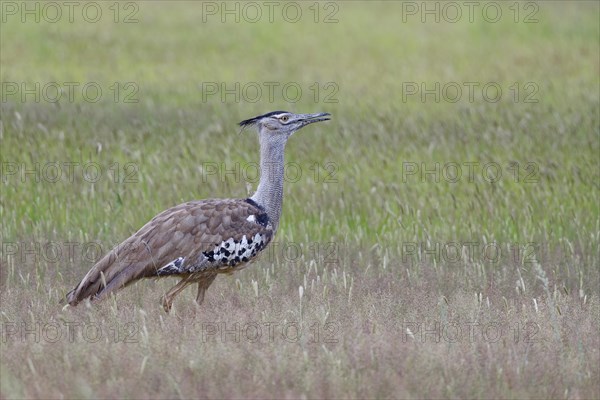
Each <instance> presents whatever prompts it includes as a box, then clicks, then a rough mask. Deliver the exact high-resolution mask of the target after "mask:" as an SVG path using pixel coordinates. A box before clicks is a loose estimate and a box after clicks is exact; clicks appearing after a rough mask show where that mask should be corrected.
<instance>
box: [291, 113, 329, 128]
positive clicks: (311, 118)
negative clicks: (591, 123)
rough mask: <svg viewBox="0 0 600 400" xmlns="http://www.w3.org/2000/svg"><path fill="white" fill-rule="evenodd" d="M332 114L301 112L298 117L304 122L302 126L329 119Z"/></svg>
mask: <svg viewBox="0 0 600 400" xmlns="http://www.w3.org/2000/svg"><path fill="white" fill-rule="evenodd" d="M330 115H331V114H329V113H316V114H301V115H300V118H298V121H299V122H302V126H306V125H308V124H312V123H314V122H321V121H329V120H330V119H331V118H329V116H330Z"/></svg>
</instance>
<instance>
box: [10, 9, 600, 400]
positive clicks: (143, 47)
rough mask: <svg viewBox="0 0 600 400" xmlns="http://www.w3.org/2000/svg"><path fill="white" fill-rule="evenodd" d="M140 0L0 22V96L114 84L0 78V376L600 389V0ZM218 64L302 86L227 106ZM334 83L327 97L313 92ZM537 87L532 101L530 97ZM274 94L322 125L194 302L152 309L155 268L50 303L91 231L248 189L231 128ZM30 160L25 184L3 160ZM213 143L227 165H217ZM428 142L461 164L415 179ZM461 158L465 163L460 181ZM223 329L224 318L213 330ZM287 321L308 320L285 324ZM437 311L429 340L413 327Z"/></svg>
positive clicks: (149, 391)
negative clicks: (294, 95) (214, 2)
mask: <svg viewBox="0 0 600 400" xmlns="http://www.w3.org/2000/svg"><path fill="white" fill-rule="evenodd" d="M419 3H420V2H419ZM324 4H325V3H321V7H323V6H324ZM524 4H525V3H520V7H524ZM138 5H139V12H138V13H137V14H136V17H137V18H138V19H139V22H138V23H133V24H122V23H120V24H115V23H113V22H111V18H110V16H112V14H110V10H109V9H108V6H109V4H108V3H106V4H104V5H103V11H104V12H105V13H106V15H107V18H103V19H102V20H101V21H100V22H98V23H96V24H91V23H86V22H85V21H83V20H81V18H77V17H76V21H75V22H74V23H69V22H68V21H64V20H63V21H61V22H60V23H55V24H49V23H44V22H42V23H39V24H38V23H31V22H28V23H21V22H20V20H19V19H18V18H16V19H14V18H11V17H9V18H8V20H7V22H2V24H1V25H0V49H1V50H0V52H1V53H0V65H1V71H0V80H1V81H2V82H3V84H4V86H2V90H3V91H5V90H6V86H5V84H6V83H7V82H16V83H18V84H21V83H22V82H25V83H27V84H28V85H30V87H32V86H33V85H34V83H35V82H39V83H40V85H41V86H44V85H45V84H47V83H49V82H58V83H59V84H61V85H62V83H63V82H78V83H80V86H83V84H85V83H87V82H96V83H98V85H99V86H100V87H101V88H102V89H103V95H102V98H101V99H100V101H98V102H97V103H91V102H87V101H85V100H84V99H83V98H82V96H81V92H76V95H75V101H73V102H69V101H66V99H64V98H63V99H62V100H61V101H60V102H59V103H58V104H53V103H49V102H47V101H44V99H43V98H42V99H41V100H40V101H39V102H35V101H33V100H32V96H31V95H30V96H29V97H28V98H26V101H24V102H23V101H21V98H20V97H19V96H18V95H16V96H15V95H7V94H6V92H4V93H3V96H6V101H3V102H2V104H1V108H0V110H1V112H2V115H1V118H0V121H1V131H0V143H1V146H0V158H1V162H2V168H3V169H2V178H3V179H4V181H3V182H2V187H1V192H0V219H1V220H2V237H1V241H2V245H3V247H2V259H1V264H0V300H1V304H2V307H1V312H0V323H1V327H2V332H1V333H2V338H1V339H2V340H0V351H1V352H0V354H1V362H0V369H1V374H0V396H1V397H3V398H22V397H28V398H29V397H37V398H48V397H53V398H59V397H71V398H73V397H79V398H81V397H87V398H90V397H94V398H98V397H125V396H127V397H137V398H145V397H153V398H173V397H184V398H189V397H217V398H234V397H252V398H264V397H268V398H283V397H285V398H323V397H344V398H399V397H400V398H415V397H423V398H541V397H544V398H574V399H576V398H598V397H599V396H600V386H599V384H598V380H597V377H598V374H599V373H600V353H599V352H598V348H600V334H599V331H598V326H599V322H600V321H599V317H598V316H599V315H600V302H599V297H598V296H599V283H598V282H599V279H600V274H599V271H600V256H599V254H600V244H599V237H600V210H599V206H598V193H599V192H598V190H599V189H600V162H599V158H598V154H600V140H599V139H600V138H599V135H600V123H599V121H600V118H599V117H600V116H599V111H598V110H599V105H600V99H599V90H600V84H599V80H598V76H599V72H600V57H599V51H598V48H599V44H600V43H599V42H600V36H599V35H600V29H599V24H598V17H599V13H600V9H599V6H598V4H596V3H594V2H577V3H561V2H547V3H540V4H539V11H538V13H537V14H536V18H537V19H538V20H539V21H538V22H537V23H532V24H524V23H514V22H513V21H512V14H510V12H511V11H510V10H509V9H508V3H505V4H503V12H504V13H506V14H505V15H506V18H502V20H501V21H500V22H498V23H495V24H491V23H487V22H486V21H485V20H483V19H482V18H480V17H479V16H480V14H476V18H475V21H474V22H473V23H469V22H468V21H467V20H465V19H462V20H461V21H460V22H459V23H455V24H450V23H440V24H436V23H432V22H431V21H430V22H427V23H421V22H420V19H419V17H418V16H415V17H409V18H408V21H407V22H406V23H404V22H403V21H402V14H401V11H402V7H401V3H389V2H385V3H383V2H382V3H368V4H367V3H363V2H345V3H340V4H339V11H338V13H337V14H336V18H337V19H338V20H339V22H338V23H333V24H325V23H314V22H312V21H311V18H312V17H313V14H311V11H310V10H309V9H308V7H309V6H310V4H309V3H306V4H305V3H302V9H303V12H304V13H305V14H304V15H306V19H303V20H302V21H301V22H299V23H294V24H292V23H286V22H285V21H283V20H281V18H276V21H275V22H274V23H269V22H268V21H267V20H266V19H264V18H263V20H261V21H260V22H258V23H256V24H250V23H246V22H243V21H242V22H241V23H232V22H229V23H225V24H223V23H221V22H220V20H219V17H218V16H215V17H211V18H209V19H208V21H207V22H203V19H202V18H203V14H202V8H201V6H200V5H199V4H197V3H192V2H177V3H163V2H139V3H138ZM122 11H123V10H122ZM325 11H326V10H325ZM525 11H526V10H525ZM321 12H322V13H324V9H323V8H322V9H321ZM521 12H524V9H523V8H521ZM76 15H77V14H76ZM321 17H323V14H321ZM115 82H120V83H121V84H124V83H127V82H132V83H134V84H135V85H136V87H137V88H138V89H139V91H138V92H137V93H136V94H135V95H134V98H135V99H137V100H138V102H137V103H124V102H123V100H124V98H125V97H124V96H126V95H127V94H131V92H129V91H127V90H125V91H123V90H124V88H123V87H122V88H121V90H122V91H121V92H120V95H119V97H118V100H119V101H118V102H115V101H114V97H112V96H113V94H114V91H112V89H111V85H112V84H114V83H115ZM210 82H217V83H221V82H224V83H226V84H227V85H228V87H233V85H234V84H235V82H240V84H241V86H243V85H244V84H247V83H249V82H257V83H259V84H260V85H263V83H264V82H277V83H279V84H280V87H281V86H283V85H284V84H285V83H288V82H296V83H298V85H300V87H301V88H302V90H303V95H302V97H301V98H300V100H299V101H298V102H296V103H292V104H289V103H286V102H285V101H284V99H283V98H282V96H281V92H276V93H278V94H277V95H276V96H275V99H274V101H272V102H271V101H268V99H267V98H266V95H265V96H264V97H263V98H262V99H261V101H258V102H256V103H251V102H248V101H240V102H236V101H233V100H232V97H231V96H230V97H228V98H226V101H225V102H222V101H221V98H220V95H214V96H208V95H206V93H204V94H203V93H202V90H201V89H202V87H203V84H204V85H206V83H210ZM315 82H319V87H320V92H319V96H318V97H317V99H316V100H315V98H314V92H313V91H311V87H312V85H313V84H314V83H315ZM327 82H334V83H335V85H337V88H338V91H337V93H335V95H334V98H335V99H337V100H339V101H338V102H336V103H330V102H326V101H325V96H326V95H327V94H329V93H330V91H328V89H325V87H324V85H325V84H326V83H327ZM407 82H416V83H417V84H418V85H420V84H421V83H422V82H424V83H425V84H426V85H427V87H428V88H432V87H434V85H435V83H436V82H439V83H440V85H441V86H443V85H444V84H447V83H450V82H456V83H457V84H458V85H459V86H461V87H463V88H465V86H464V83H465V82H477V83H479V85H480V87H481V86H483V85H485V84H486V83H488V82H495V83H497V84H498V85H500V87H501V88H502V90H503V93H502V97H501V99H500V100H499V101H498V102H490V101H485V100H484V99H483V98H482V96H481V92H480V91H476V92H475V93H476V95H475V98H474V101H472V102H471V101H469V99H468V97H467V94H466V92H463V97H462V98H461V99H460V101H458V102H456V103H452V102H449V101H446V99H444V98H442V99H441V101H439V102H435V101H434V100H433V97H432V96H429V97H426V98H425V101H422V100H421V98H420V97H419V95H415V96H408V100H406V101H404V100H403V87H404V85H405V84H406V83H407ZM515 83H517V86H516V87H518V88H519V96H518V98H517V99H515V98H514V89H511V88H513V87H514V86H513V85H514V84H515ZM527 83H533V84H534V85H535V87H536V88H537V91H536V92H535V94H534V95H533V97H531V98H529V100H531V99H534V100H537V102H525V100H526V96H527V95H528V94H530V93H531V91H529V89H528V88H531V87H530V86H529V87H526V86H525V85H526V84H527ZM277 109H288V110H290V111H298V112H317V111H327V112H330V113H332V114H333V120H332V121H331V122H329V123H327V124H318V125H313V126H311V127H309V128H306V129H304V130H302V131H301V132H299V133H298V134H297V135H295V136H294V137H293V138H292V139H291V140H290V142H289V144H288V148H287V153H286V161H287V162H288V163H295V164H294V165H296V166H299V168H300V169H299V170H300V171H301V173H302V175H301V176H300V177H299V178H298V179H297V181H295V182H287V183H286V186H285V200H284V210H283V216H282V220H281V225H280V229H279V232H278V236H277V238H276V241H277V243H276V244H275V245H274V246H273V247H272V248H271V250H270V251H269V252H268V254H266V255H265V256H263V258H262V259H261V260H260V261H258V262H257V263H255V264H254V265H252V266H251V267H249V268H248V269H246V270H244V271H243V272H240V273H237V274H236V275H234V276H233V277H220V278H218V279H217V281H216V283H215V284H214V285H213V286H212V287H211V288H210V290H209V291H208V293H207V296H206V301H205V303H204V305H203V306H202V308H201V309H197V308H196V307H195V306H194V302H193V296H194V295H195V293H193V291H192V290H189V291H186V292H184V294H183V295H181V296H180V297H179V298H178V299H177V300H176V302H175V306H174V310H173V312H172V313H171V314H169V315H166V314H164V312H163V311H162V309H161V307H160V305H159V299H160V296H161V295H162V294H163V293H164V292H165V291H166V290H167V289H168V288H169V287H170V286H171V285H172V284H174V283H175V282H174V281H172V280H169V279H167V280H161V281H157V282H154V281H144V282H140V283H138V284H136V285H134V286H132V287H130V288H128V289H126V290H124V291H122V292H120V293H119V294H118V295H117V296H116V297H115V298H114V299H111V300H109V301H106V302H104V303H102V304H99V305H97V306H92V307H86V306H85V305H82V306H80V307H78V308H77V309H72V308H68V309H62V307H61V306H60V305H59V301H60V299H61V298H63V297H64V294H65V293H66V292H67V291H68V290H70V289H71V288H72V287H73V286H74V285H75V284H76V283H77V282H78V280H79V279H81V277H82V276H83V275H84V274H85V273H86V272H87V270H88V269H89V268H90V267H91V266H92V265H93V259H96V258H98V257H99V256H100V255H101V254H99V253H98V254H95V253H94V252H93V251H92V253H86V252H85V251H84V249H87V250H90V249H92V250H97V249H99V248H101V249H102V250H103V251H106V250H108V249H109V248H110V247H111V246H113V245H115V244H117V243H119V242H120V241H121V240H123V239H125V238H126V237H128V236H129V235H130V234H132V233H133V232H134V231H135V230H136V229H138V228H139V227H140V226H142V225H143V224H144V223H145V222H146V221H148V220H149V219H150V218H152V217H153V216H154V215H155V214H157V213H158V212H160V211H162V210H163V209H165V208H167V207H170V206H173V205H175V204H178V203H180V202H183V201H187V200H191V199H200V198H206V197H242V196H246V195H247V193H248V187H247V184H246V182H245V179H244V176H245V175H244V173H245V172H248V173H251V172H252V171H253V170H251V169H244V168H245V167H248V163H254V162H257V161H258V143H257V140H256V135H255V134H254V132H251V131H249V130H248V131H245V132H242V133H239V128H238V127H237V125H236V123H237V122H239V121H240V120H242V119H245V118H248V117H251V116H253V115H257V114H261V113H264V112H267V111H271V110H277ZM52 162H58V163H68V162H71V163H79V164H78V165H77V166H75V167H74V172H75V174H74V176H73V179H70V177H67V175H66V172H67V169H66V167H64V168H63V169H62V178H63V179H60V180H58V181H57V182H50V181H49V179H47V177H48V176H49V175H44V168H48V165H49V163H52ZM36 163H38V165H39V168H40V173H39V174H38V175H40V181H39V182H36V181H35V180H34V179H33V178H35V174H34V175H27V176H26V177H25V178H23V177H22V176H20V175H10V174H9V171H10V170H9V169H8V168H13V167H15V166H18V168H19V169H28V170H30V169H33V168H35V165H36ZM87 163H95V164H94V165H96V166H99V167H100V168H102V170H101V174H100V176H99V179H98V181H97V182H94V183H92V182H91V180H90V179H89V178H87V179H86V178H85V177H84V176H83V172H82V168H81V165H84V164H87ZM208 163H224V167H225V168H227V169H233V168H234V167H235V165H236V163H239V164H240V166H241V170H240V173H237V174H228V175H225V176H218V175H211V174H208V173H207V171H206V169H205V170H203V169H202V167H205V168H206V166H207V165H209V164H208ZM436 163H437V164H438V165H440V172H443V171H446V172H447V171H448V170H447V169H444V168H445V167H447V166H448V165H460V166H461V167H462V173H463V175H462V177H461V178H460V179H458V181H457V182H455V183H452V182H449V181H448V179H444V175H440V177H439V178H440V179H439V180H438V181H436V180H435V179H434V178H433V177H432V176H431V175H429V176H427V175H425V176H423V177H422V176H420V175H419V174H418V173H417V174H415V175H407V165H411V166H418V167H419V168H421V166H425V167H426V168H428V169H432V168H434V167H435V165H436ZM449 163H450V164H449ZM452 163H455V164H452ZM465 163H478V164H476V165H477V168H476V169H475V170H474V171H475V174H474V175H473V179H469V176H467V173H468V169H467V168H468V167H467V166H466V164H465ZM490 163H495V164H493V165H497V166H498V167H499V168H500V170H501V172H502V176H501V177H500V178H499V179H498V180H497V181H495V182H493V183H491V182H490V181H489V179H486V176H484V175H483V174H482V169H481V167H482V166H484V165H488V164H490ZM315 165H316V166H317V168H315ZM516 165H518V166H519V169H518V174H517V175H516V176H515V173H517V170H516V169H515V168H516ZM528 165H529V166H530V168H533V169H526V168H527V167H528ZM248 168H250V167H248ZM48 171H49V170H46V172H47V173H50V172H48ZM242 171H243V172H244V173H241V172H242ZM116 172H118V174H117V175H115V174H116ZM292 172H293V171H292ZM329 172H333V175H331V176H330V175H328V174H329ZM419 172H420V171H419ZM316 174H317V175H316ZM251 176H253V175H251ZM517 178H518V179H517ZM294 180H296V179H294ZM35 246H39V247H35ZM48 246H50V247H48ZM52 246H54V247H52ZM70 246H72V247H70ZM469 246H471V247H469ZM52 248H54V249H58V250H59V251H60V253H59V254H54V253H51V250H47V249H52ZM456 248H459V249H460V251H461V252H462V253H460V254H459V255H456V254H454V253H448V252H449V251H453V250H454V249H456ZM69 249H72V251H69ZM469 249H470V252H469V251H468V250H469ZM491 250H493V251H496V252H499V253H494V254H493V255H490V254H488V253H486V251H491ZM300 286H302V291H303V295H302V297H300V295H299V287H300ZM65 322H66V323H71V324H73V325H71V326H73V332H74V335H73V336H72V337H70V336H68V335H67V333H68V329H67V327H66V325H64V324H65ZM57 324H58V326H59V327H60V328H59V330H58V331H59V332H60V333H62V337H60V338H59V339H57V340H53V336H52V333H53V332H54V331H52V329H53V328H52V327H55V326H57ZM235 324H237V325H235ZM293 324H297V325H293ZM436 324H437V325H436ZM476 324H479V325H476ZM236 326H238V327H240V329H239V331H237V332H238V333H239V337H236V336H235V335H234V334H232V333H229V334H227V333H226V334H224V336H221V331H222V330H223V327H225V328H229V329H234V330H236V328H235V327H236ZM256 326H259V327H260V329H261V332H262V336H260V338H259V340H257V341H252V340H250V339H252V332H253V331H252V329H256ZM290 326H297V327H298V329H299V331H300V332H301V334H302V335H301V337H300V338H299V339H298V340H295V337H294V335H293V334H292V333H291V332H293V331H289V332H285V333H287V334H288V335H287V336H285V337H283V336H282V329H283V328H282V327H288V328H289V327H290ZM436 326H439V327H440V329H439V331H438V333H439V334H440V335H441V336H440V340H439V342H436V341H435V340H434V339H435V335H433V334H431V333H429V334H427V333H425V330H426V329H434V328H435V327H436ZM456 326H459V327H460V329H461V331H460V334H459V335H458V339H459V340H458V341H454V340H452V331H451V329H454V328H455V327H456ZM38 327H39V328H38ZM418 327H420V328H421V329H420V330H419V329H417V328H418ZM470 327H472V329H474V333H475V336H473V337H472V336H470V334H469V332H470V331H469V329H471V328H470ZM496 327H501V329H502V333H501V334H500V336H499V337H497V338H496V337H494V336H493V333H494V332H495V330H494V329H496ZM407 328H409V329H410V330H411V333H412V336H411V335H410V334H408V333H407V331H406V329H407ZM488 328H489V332H488V333H489V335H488V336H484V333H483V331H484V330H485V329H488ZM31 329H33V330H34V332H33V333H31V332H30V333H27V332H28V330H31ZM36 329H39V330H38V331H36ZM86 329H88V330H89V331H86ZM92 329H98V330H99V331H100V332H101V333H102V337H101V338H100V339H99V340H98V341H97V342H93V341H92V340H90V337H89V335H91V332H92V331H91V330H92ZM211 329H218V330H219V333H217V334H216V335H210V333H211V332H213V331H211ZM247 329H250V330H247ZM269 329H273V332H270V331H269ZM289 329H292V328H289ZM271 333H273V335H274V336H270V334H271ZM36 335H37V336H36ZM444 335H445V336H444Z"/></svg>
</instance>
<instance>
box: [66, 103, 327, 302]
mask: <svg viewBox="0 0 600 400" xmlns="http://www.w3.org/2000/svg"><path fill="white" fill-rule="evenodd" d="M330 116H331V114H329V113H325V112H321V113H314V114H295V113H291V112H287V111H273V112H269V113H266V114H263V115H259V116H256V117H254V118H250V119H246V120H244V121H242V122H240V123H239V126H240V127H241V128H242V130H243V129H245V128H249V127H254V128H256V130H257V131H258V138H259V143H260V178H259V183H258V187H257V189H256V192H255V193H254V194H253V195H252V196H251V197H249V198H233V199H231V198H230V199H206V200H194V201H188V202H186V203H183V204H179V205H177V206H174V207H171V208H169V209H167V210H165V211H163V212H161V213H160V214H158V215H156V216H155V217H154V218H152V219H151V220H150V221H149V222H148V223H146V224H145V225H144V226H143V227H142V228H140V229H139V230H138V231H137V232H136V233H134V234H133V235H132V236H130V237H129V238H127V239H126V240H124V241H123V242H122V243H121V244H119V245H117V246H115V247H114V248H113V249H112V250H111V251H109V252H108V253H107V254H105V255H104V256H103V257H102V258H101V259H100V260H99V261H98V262H97V263H96V264H95V265H94V266H93V267H92V268H91V269H90V270H89V272H88V273H87V274H86V275H85V276H84V278H83V279H82V280H81V282H79V284H78V285H77V286H76V287H75V288H74V289H73V290H71V291H70V292H68V293H67V295H66V302H67V303H68V305H70V306H76V305H77V304H79V303H80V302H82V301H83V300H85V299H88V298H89V299H90V300H91V301H92V302H97V301H101V300H103V299H105V298H107V297H108V296H109V295H110V294H111V293H114V292H115V291H117V290H119V289H122V288H124V287H125V286H128V285H130V284H132V283H133V282H136V281H138V280H139V279H142V278H164V277H176V278H180V279H181V280H180V281H179V282H178V283H177V284H176V285H175V286H173V287H172V288H171V289H170V290H169V291H168V292H167V293H166V294H165V295H164V296H163V297H162V307H163V308H164V310H165V311H166V312H167V313H168V312H169V311H170V310H171V308H172V305H173V301H174V299H175V297H176V296H177V295H178V294H179V293H180V292H181V291H182V290H184V289H185V288H186V287H188V286H189V285H191V284H194V283H197V284H198V292H197V295H196V303H197V304H198V305H200V304H202V302H203V300H204V295H205V293H206V290H207V289H208V287H209V286H210V285H211V284H212V283H213V281H214V280H215V278H216V276H217V275H219V274H222V273H226V274H231V273H233V272H235V271H237V270H240V269H242V268H245V267H246V266H247V265H248V264H249V263H250V262H252V261H254V260H255V259H256V258H257V257H258V255H259V254H260V253H261V252H262V251H264V250H265V248H266V247H267V246H268V244H269V243H270V242H271V240H272V239H273V237H274V236H275V233H276V232H277V228H278V227H279V219H280V216H281V210H282V202H283V182H284V168H285V165H284V151H285V146H286V143H287V141H288V139H289V138H290V137H291V136H292V134H294V132H296V131H298V130H300V129H302V128H304V127H305V126H307V125H309V124H312V123H315V122H321V121H328V120H330Z"/></svg>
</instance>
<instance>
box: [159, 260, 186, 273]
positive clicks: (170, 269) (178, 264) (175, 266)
mask: <svg viewBox="0 0 600 400" xmlns="http://www.w3.org/2000/svg"><path fill="white" fill-rule="evenodd" d="M184 261H185V258H184V257H179V258H177V259H175V260H173V261H171V262H170V263H168V264H167V265H165V266H164V267H162V268H160V269H159V270H158V271H156V274H157V275H158V276H164V275H179V274H182V273H184V272H185V271H184V270H183V262H184Z"/></svg>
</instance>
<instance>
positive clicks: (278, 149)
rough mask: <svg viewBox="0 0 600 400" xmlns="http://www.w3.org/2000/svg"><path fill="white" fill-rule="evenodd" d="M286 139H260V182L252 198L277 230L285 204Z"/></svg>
mask: <svg viewBox="0 0 600 400" xmlns="http://www.w3.org/2000/svg"><path fill="white" fill-rule="evenodd" d="M284 150H285V140H283V141H270V140H268V139H265V140H263V138H262V137H261V140H260V182H259V183H258V189H256V192H255V193H254V194H253V195H252V197H251V199H252V200H254V201H255V202H256V203H257V204H258V205H260V206H261V207H263V208H264V209H265V211H266V212H267V215H268V216H269V220H270V222H271V225H272V226H273V230H274V231H277V227H278V226H279V217H280V216H281V206H282V204H283V174H284V159H283V158H284Z"/></svg>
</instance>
